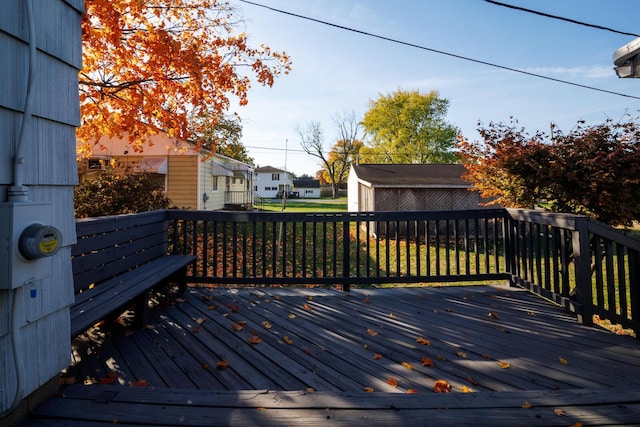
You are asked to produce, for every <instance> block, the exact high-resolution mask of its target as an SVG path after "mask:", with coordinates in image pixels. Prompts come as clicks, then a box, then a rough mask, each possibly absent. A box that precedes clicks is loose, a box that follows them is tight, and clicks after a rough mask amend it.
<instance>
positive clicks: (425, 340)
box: [416, 337, 431, 345]
mask: <svg viewBox="0 0 640 427" xmlns="http://www.w3.org/2000/svg"><path fill="white" fill-rule="evenodd" d="M416 342H417V343H418V344H422V345H431V341H429V340H428V339H426V338H422V337H418V338H417V339H416Z"/></svg>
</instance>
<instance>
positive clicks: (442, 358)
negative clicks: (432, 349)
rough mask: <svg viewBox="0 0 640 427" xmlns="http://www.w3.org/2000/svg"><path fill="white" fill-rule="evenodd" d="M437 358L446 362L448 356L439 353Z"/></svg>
mask: <svg viewBox="0 0 640 427" xmlns="http://www.w3.org/2000/svg"><path fill="white" fill-rule="evenodd" d="M436 358H437V359H438V360H440V361H442V362H444V361H445V360H447V358H446V357H444V356H443V355H441V354H439V355H437V356H436Z"/></svg>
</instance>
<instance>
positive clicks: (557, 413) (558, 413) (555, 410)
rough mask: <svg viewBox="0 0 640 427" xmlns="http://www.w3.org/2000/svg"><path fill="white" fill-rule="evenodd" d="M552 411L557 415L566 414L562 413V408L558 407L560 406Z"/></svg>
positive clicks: (562, 415)
mask: <svg viewBox="0 0 640 427" xmlns="http://www.w3.org/2000/svg"><path fill="white" fill-rule="evenodd" d="M553 413H554V414H556V415H557V416H559V417H564V416H565V415H566V414H565V413H564V410H562V409H560V408H556V409H554V410H553Z"/></svg>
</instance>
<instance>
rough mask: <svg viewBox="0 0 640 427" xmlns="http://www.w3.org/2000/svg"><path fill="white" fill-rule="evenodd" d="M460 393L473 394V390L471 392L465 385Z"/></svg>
mask: <svg viewBox="0 0 640 427" xmlns="http://www.w3.org/2000/svg"><path fill="white" fill-rule="evenodd" d="M460 391H462V392H463V393H473V390H471V389H470V388H469V387H467V386H466V385H463V386H462V388H461V389H460Z"/></svg>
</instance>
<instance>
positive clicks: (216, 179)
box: [212, 176, 218, 191]
mask: <svg viewBox="0 0 640 427" xmlns="http://www.w3.org/2000/svg"><path fill="white" fill-rule="evenodd" d="M212 187H213V188H212V190H213V191H218V177H217V176H214V177H213V186H212Z"/></svg>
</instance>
